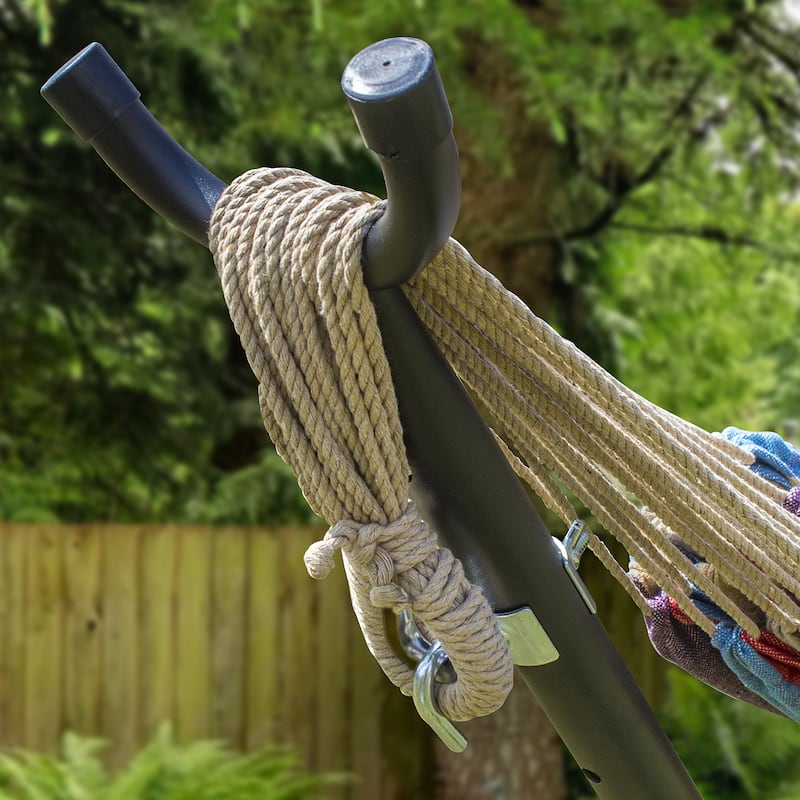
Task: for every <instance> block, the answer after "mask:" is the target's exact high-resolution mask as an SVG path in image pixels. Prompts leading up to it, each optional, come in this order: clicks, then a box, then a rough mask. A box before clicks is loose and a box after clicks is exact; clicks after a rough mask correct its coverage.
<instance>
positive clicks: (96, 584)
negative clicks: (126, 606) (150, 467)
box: [63, 527, 102, 734]
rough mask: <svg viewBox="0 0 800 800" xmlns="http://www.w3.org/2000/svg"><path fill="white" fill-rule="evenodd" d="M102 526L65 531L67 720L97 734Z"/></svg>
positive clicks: (71, 727) (73, 728) (69, 725)
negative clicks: (99, 527)
mask: <svg viewBox="0 0 800 800" xmlns="http://www.w3.org/2000/svg"><path fill="white" fill-rule="evenodd" d="M100 533H101V532H100V530H99V529H97V528H90V527H76V528H70V529H69V530H68V531H67V532H65V534H64V543H63V544H64V548H63V554H64V590H65V618H64V725H65V727H66V728H68V729H69V730H71V731H75V732H77V733H83V734H95V733H96V732H97V730H98V726H99V723H100V697H99V694H98V691H97V687H98V685H99V684H100V680H101V665H102V658H101V649H100V641H101V635H102V631H101V612H100V602H101V598H100V556H101V544H102V542H101V536H100Z"/></svg>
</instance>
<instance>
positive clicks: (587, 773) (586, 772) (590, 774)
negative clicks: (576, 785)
mask: <svg viewBox="0 0 800 800" xmlns="http://www.w3.org/2000/svg"><path fill="white" fill-rule="evenodd" d="M583 774H584V775H585V776H586V777H587V778H588V779H589V780H590V781H591V782H592V783H600V776H599V775H598V774H597V773H596V772H592V771H591V770H590V769H585V770H583Z"/></svg>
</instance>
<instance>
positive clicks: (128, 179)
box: [41, 42, 225, 246]
mask: <svg viewBox="0 0 800 800" xmlns="http://www.w3.org/2000/svg"><path fill="white" fill-rule="evenodd" d="M41 93H42V97H44V99H45V100H47V102H48V103H49V104H50V105H51V106H52V107H53V108H54V109H55V110H56V111H57V112H58V114H59V116H61V118H62V119H63V120H64V122H66V123H67V125H69V126H70V128H72V130H73V131H75V133H76V134H77V135H78V136H79V137H80V138H81V139H83V141H84V142H88V143H89V144H91V145H92V147H94V149H95V150H96V151H97V152H98V154H99V155H100V157H101V158H102V159H103V161H105V162H106V164H108V166H109V167H111V169H112V170H113V171H114V172H115V173H116V174H117V176H119V177H120V178H121V179H122V181H123V182H124V183H126V184H127V185H128V187H129V188H130V189H131V190H132V191H133V192H134V193H135V194H137V195H138V196H139V197H140V198H141V199H142V200H144V201H145V203H147V204H148V205H149V206H150V207H151V208H152V209H153V210H155V211H156V212H158V213H159V214H160V215H161V216H162V217H164V218H165V219H167V220H169V221H170V222H172V223H173V224H174V225H176V226H177V227H178V228H180V230H181V231H183V232H184V233H185V234H186V235H187V236H190V237H191V238H192V239H194V240H196V241H198V242H200V244H203V245H206V246H208V223H209V220H210V219H211V212H212V211H213V209H214V206H215V205H216V203H217V200H218V199H219V196H220V195H221V194H222V191H223V190H224V189H225V184H224V183H223V181H221V180H220V179H219V178H218V177H217V176H216V175H214V174H213V173H211V172H209V171H208V170H207V169H206V168H205V167H204V166H203V165H202V164H200V163H199V162H198V161H196V160H195V159H194V158H192V156H190V155H189V153H187V152H186V150H184V149H183V148H182V147H181V146H180V145H179V144H178V143H177V142H176V141H175V140H174V139H173V138H172V136H170V135H169V134H168V133H167V132H166V131H165V130H164V128H162V127H161V125H160V124H159V123H158V121H157V120H156V118H155V117H154V116H153V115H152V114H151V113H150V112H149V111H148V110H147V108H146V107H145V106H144V104H143V103H142V101H141V100H140V99H139V97H140V95H139V91H138V89H137V88H136V87H135V86H134V85H133V84H132V83H131V82H130V80H128V77H127V75H125V73H124V72H123V71H122V70H121V69H120V68H119V66H118V65H117V64H116V62H115V61H114V59H112V58H111V56H110V55H109V54H108V52H106V49H105V48H104V47H103V46H102V45H101V44H98V43H97V42H94V43H93V44H90V45H89V46H88V47H85V48H84V49H83V50H81V52H80V53H78V54H77V55H76V56H74V57H73V58H72V59H70V60H69V61H68V62H67V63H66V64H64V66H63V67H61V69H59V70H58V71H57V72H56V73H55V74H54V75H53V76H52V77H51V78H50V79H49V80H48V81H47V83H45V84H44V86H42V88H41Z"/></svg>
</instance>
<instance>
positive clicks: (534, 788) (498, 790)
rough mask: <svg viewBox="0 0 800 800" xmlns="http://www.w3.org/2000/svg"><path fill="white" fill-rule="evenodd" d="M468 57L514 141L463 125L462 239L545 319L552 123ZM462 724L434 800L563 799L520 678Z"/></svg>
mask: <svg viewBox="0 0 800 800" xmlns="http://www.w3.org/2000/svg"><path fill="white" fill-rule="evenodd" d="M471 51H472V52H473V53H474V58H473V62H474V63H472V64H470V65H469V66H470V67H471V72H472V74H473V76H474V80H475V84H476V87H477V88H478V89H479V90H480V92H481V93H482V94H483V96H484V97H485V98H487V99H489V100H490V102H491V103H492V104H493V105H494V106H495V107H496V110H497V111H498V112H499V113H500V114H501V115H502V118H503V121H504V127H505V129H506V131H507V134H508V140H507V151H506V154H505V156H504V160H505V164H504V165H499V164H498V163H497V159H492V158H491V157H490V156H489V154H487V153H486V152H484V151H482V150H481V149H477V148H476V149H475V150H473V144H472V142H471V141H470V136H469V133H467V132H464V131H461V130H459V129H458V123H457V121H456V124H457V130H456V136H457V140H458V144H459V150H460V152H461V161H462V172H463V179H464V180H463V182H464V195H463V202H462V209H461V215H460V218H459V224H458V227H457V229H456V234H455V235H456V237H457V238H458V239H459V240H460V241H461V242H462V243H463V244H464V245H465V247H467V248H468V249H469V250H470V252H471V253H472V254H473V256H474V257H475V258H476V260H477V261H478V262H479V263H481V264H482V265H483V266H484V267H486V268H487V269H490V270H492V271H493V272H494V273H495V274H496V275H497V276H498V277H499V278H500V279H501V280H502V281H503V283H504V284H505V285H506V286H507V287H508V288H509V289H511V290H512V291H513V292H514V293H515V294H517V295H519V296H520V297H521V298H522V299H523V300H525V302H526V303H528V305H530V306H531V307H532V308H534V309H535V310H536V311H537V313H539V314H541V315H542V316H545V317H546V316H548V313H549V311H550V310H551V309H552V308H553V306H554V305H557V304H558V301H557V300H556V299H554V298H555V296H556V294H557V292H558V278H557V275H558V258H559V252H558V249H557V247H556V246H555V244H554V240H548V238H547V234H548V233H549V231H550V230H551V226H550V222H549V219H550V218H549V215H550V214H551V213H553V207H554V200H555V199H556V198H557V196H558V185H559V184H558V180H557V177H558V176H557V172H558V165H559V161H560V158H559V156H558V153H557V149H556V148H555V147H554V146H553V144H552V142H551V140H550V137H549V133H548V131H547V128H546V126H543V125H541V124H539V123H536V122H531V121H529V120H527V119H526V116H525V112H524V106H523V103H522V101H521V99H520V97H519V94H518V92H517V91H516V89H515V87H514V86H512V85H509V81H508V77H507V76H509V75H511V74H512V71H511V70H508V69H504V67H503V64H502V63H500V62H498V61H496V60H493V59H495V58H496V52H493V51H492V48H487V47H485V46H483V45H482V44H481V43H475V46H474V47H472V48H471ZM539 233H541V234H542V239H543V240H544V241H543V242H542V243H539V244H536V243H531V242H530V238H531V234H539ZM523 240H525V241H524V243H523ZM476 302H478V300H477V299H476ZM458 727H459V729H460V730H461V731H462V732H463V733H464V734H465V736H466V737H467V738H468V740H469V746H468V748H467V750H466V752H464V753H461V754H454V753H451V752H450V751H448V750H447V749H446V748H445V747H444V746H443V745H441V743H438V744H437V750H436V762H437V769H436V781H437V793H436V798H437V800H487V799H488V800H528V799H530V800H564V798H565V797H566V787H565V780H564V767H563V749H562V745H561V742H560V740H559V738H558V736H557V735H556V733H555V732H554V730H553V728H552V726H551V725H550V722H549V721H548V719H547V717H546V716H545V715H544V712H542V710H541V709H540V708H539V706H538V705H537V704H536V702H535V701H534V700H533V698H532V697H531V695H530V693H529V691H528V689H527V687H526V686H525V685H524V684H523V683H522V681H521V680H518V681H517V685H516V686H515V688H514V690H513V692H512V693H511V695H510V697H509V698H508V700H507V701H506V704H505V706H504V707H503V708H502V709H500V711H498V712H497V713H495V714H493V715H491V716H489V717H483V718H481V719H477V720H473V721H471V722H469V723H466V724H460V725H459V726H458Z"/></svg>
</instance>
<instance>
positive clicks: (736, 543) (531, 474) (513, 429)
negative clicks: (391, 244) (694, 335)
mask: <svg viewBox="0 0 800 800" xmlns="http://www.w3.org/2000/svg"><path fill="white" fill-rule="evenodd" d="M407 295H408V297H409V299H410V301H411V303H412V305H413V306H414V308H415V309H416V310H417V313H419V315H420V316H421V318H422V319H423V320H424V321H425V323H426V324H427V325H428V327H429V328H430V330H431V331H432V333H433V335H434V338H436V340H437V342H438V344H439V346H440V347H441V348H442V350H443V351H444V352H445V354H446V355H447V357H448V359H449V360H450V361H451V363H452V364H453V366H454V367H455V369H456V370H457V372H458V373H459V374H460V376H461V377H462V379H463V380H464V382H465V383H466V384H467V385H468V386H469V387H470V388H471V389H472V390H473V391H474V392H475V394H476V395H477V396H478V397H479V398H480V399H481V401H482V402H483V403H484V404H485V405H486V407H487V408H489V409H490V411H491V413H492V414H493V416H494V418H495V419H497V420H498V423H499V425H500V427H501V428H502V430H501V431H500V435H501V436H502V438H504V439H505V440H506V442H507V444H508V447H507V451H508V452H509V453H510V452H513V453H515V454H516V457H517V458H518V459H519V460H520V461H521V462H522V468H521V467H520V466H519V465H517V466H516V467H515V469H516V470H517V473H518V474H520V475H521V476H522V477H523V478H524V479H526V480H528V481H529V482H530V483H531V485H532V487H533V488H534V490H536V491H539V493H540V496H541V497H542V499H543V501H544V502H545V503H546V504H547V505H548V507H550V508H551V510H553V511H554V513H556V514H559V515H560V516H561V518H562V519H564V520H565V522H567V521H568V519H567V517H569V516H572V512H571V511H570V510H569V508H568V507H567V508H565V507H564V501H563V493H560V496H558V495H556V494H555V493H554V492H553V491H552V486H554V485H555V484H553V481H552V477H553V476H555V477H556V478H557V479H558V481H559V482H560V483H561V484H562V485H564V486H565V487H566V488H567V489H568V490H569V491H570V492H571V493H572V494H574V495H575V496H576V497H577V498H578V499H579V500H580V501H581V502H582V503H584V504H585V505H586V506H587V507H588V508H590V509H591V510H592V512H593V513H594V514H595V515H596V516H597V518H598V520H599V521H600V523H601V524H602V525H603V526H604V527H605V528H606V529H607V530H608V531H609V532H610V533H611V534H612V535H613V536H614V537H615V538H617V539H618V540H619V541H620V542H621V543H622V544H623V545H624V546H625V548H626V549H627V550H628V552H629V554H630V555H631V556H632V557H633V558H634V559H635V560H636V562H637V564H638V565H639V566H640V567H641V568H642V569H644V570H645V571H646V572H647V573H648V574H650V575H651V576H652V577H653V578H655V579H656V581H657V582H658V583H659V584H660V585H661V586H663V587H664V588H666V589H667V590H668V591H669V592H670V594H673V595H674V596H675V597H676V599H677V600H678V602H679V603H680V605H681V608H682V609H683V610H684V611H685V613H686V614H687V615H688V616H690V617H691V618H692V619H693V620H694V621H696V622H697V623H698V624H699V625H701V626H702V627H703V628H704V629H705V630H707V631H711V630H712V626H711V623H710V622H709V621H708V620H707V619H706V618H705V617H704V616H703V615H702V614H700V613H699V612H698V611H697V609H696V608H695V607H694V605H693V604H692V603H691V601H690V600H689V597H688V592H689V590H690V583H694V584H695V585H697V586H699V588H701V589H702V590H703V591H705V592H706V593H707V594H709V596H710V597H711V598H712V600H713V601H714V602H715V603H717V604H718V605H719V606H720V607H721V608H723V609H724V610H725V611H727V612H728V613H729V614H730V615H731V616H732V617H733V618H734V619H735V620H736V622H737V623H738V624H740V625H742V627H744V628H745V629H746V630H747V631H748V632H750V633H752V634H753V635H756V636H757V635H758V628H759V626H762V625H763V624H764V622H765V621H766V623H767V624H768V625H769V626H772V627H773V629H774V632H775V633H776V634H778V635H782V637H783V638H784V639H787V638H789V639H791V638H792V637H793V636H794V633H796V631H797V630H798V628H800V619H798V607H797V604H796V602H795V599H794V598H795V597H797V596H800V593H799V590H800V581H798V575H800V571H798V566H799V565H800V564H799V562H800V520H798V518H797V517H795V516H793V515H791V514H789V513H788V512H786V511H784V510H783V509H782V508H780V506H779V504H778V503H777V502H776V501H777V500H780V499H782V494H781V492H780V491H779V490H777V489H776V488H775V487H773V486H772V485H771V484H770V483H769V482H767V481H765V480H764V479H762V478H760V477H759V476H757V475H755V474H754V473H752V472H751V471H750V470H749V469H746V466H747V464H748V463H750V461H751V460H752V459H751V458H750V456H749V455H748V454H746V453H744V452H743V451H741V450H740V449H739V448H736V447H734V446H732V445H731V444H730V443H728V442H726V441H724V440H722V439H720V438H719V437H716V436H713V435H711V434H708V433H706V432H705V431H702V430H700V429H699V428H697V427H696V426H694V425H691V424H690V423H687V422H685V421H684V420H681V419H679V418H677V417H675V416H674V415H671V414H669V413H668V412H666V411H664V410H663V409H661V408H658V407H657V406H655V405H653V404H651V403H649V402H648V401H646V400H645V399H644V398H642V397H639V396H638V395H636V394H635V393H634V392H632V391H631V390H630V389H628V388H627V387H625V386H624V385H622V384H621V383H620V382H619V381H617V380H616V379H615V378H613V377H612V376H611V375H609V374H608V373H607V372H605V371H604V370H603V369H601V368H600V367H599V366H598V365H597V364H595V363H594V362H592V361H591V359H589V358H588V357H587V356H586V355H585V354H583V353H581V352H580V351H579V350H578V349H577V348H576V347H575V346H574V345H572V344H571V343H570V342H568V341H566V340H564V339H563V338H562V337H560V336H559V335H558V334H557V333H556V332H555V331H554V330H553V329H552V328H550V327H549V326H548V325H547V324H546V323H544V322H543V321H542V320H540V319H538V318H537V317H536V316H535V315H534V314H533V313H532V312H531V311H530V310H529V309H528V308H526V307H525V306H524V305H523V304H522V303H521V302H520V301H519V299H518V298H516V297H514V296H513V295H512V294H510V293H509V292H507V291H506V290H505V289H504V288H503V287H502V286H501V285H500V283H499V282H498V281H497V280H496V279H495V278H494V277H493V276H491V275H490V274H489V273H487V272H486V271H485V270H483V269H481V267H479V266H478V265H477V264H476V263H475V262H474V261H473V260H472V258H471V257H470V256H469V254H468V253H467V252H466V251H465V250H464V249H463V248H462V247H461V246H460V245H458V243H456V242H452V241H451V242H450V244H449V245H448V246H447V247H446V248H445V249H444V250H443V251H442V253H441V254H440V255H439V256H438V257H437V258H436V259H435V261H434V262H433V263H432V264H431V265H430V266H429V267H427V268H426V269H425V270H423V271H422V273H420V275H419V276H418V277H417V278H416V279H415V280H414V281H413V282H412V283H411V285H410V286H409V287H408V288H407ZM476 298H480V302H477V301H476ZM512 463H513V462H512ZM543 484H544V485H547V486H549V487H551V489H550V490H548V491H542V485H543ZM640 504H643V505H645V506H646V507H647V509H648V513H647V514H642V513H640V511H639V510H638V506H639V505H640ZM678 537H680V539H683V541H684V542H686V544H687V545H688V546H689V547H691V548H692V549H693V550H695V551H696V552H697V553H698V554H699V555H701V556H702V557H703V558H704V559H705V560H706V561H708V562H709V563H710V564H712V565H713V567H714V569H713V572H712V573H711V574H709V573H702V572H699V571H698V570H697V569H696V568H695V567H694V566H693V565H692V563H691V562H690V561H689V559H688V558H686V556H685V555H684V554H683V553H682V552H681V550H679V549H678V548H677V547H676V544H675V543H676V540H677V538H678ZM592 549H593V551H594V552H596V553H598V555H599V556H600V557H601V560H602V561H603V562H604V563H605V564H606V566H608V567H610V568H611V569H612V571H614V572H615V573H616V574H617V576H619V571H618V570H617V569H615V568H614V567H613V566H611V563H610V561H609V556H610V554H607V553H604V552H603V551H604V547H603V545H602V543H600V542H599V541H595V542H593V544H592ZM624 585H626V588H627V589H628V590H629V591H630V593H631V595H632V596H633V597H634V598H635V599H637V601H639V597H638V592H637V591H636V589H635V587H634V586H633V584H632V583H631V581H630V580H627V579H626V580H625V581H624ZM742 597H744V598H746V599H747V601H748V602H747V603H743V602H742ZM639 604H640V606H641V602H640V601H639ZM754 611H757V613H754ZM791 643H792V642H791V641H790V644H791ZM794 644H796V641H795V642H794Z"/></svg>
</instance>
